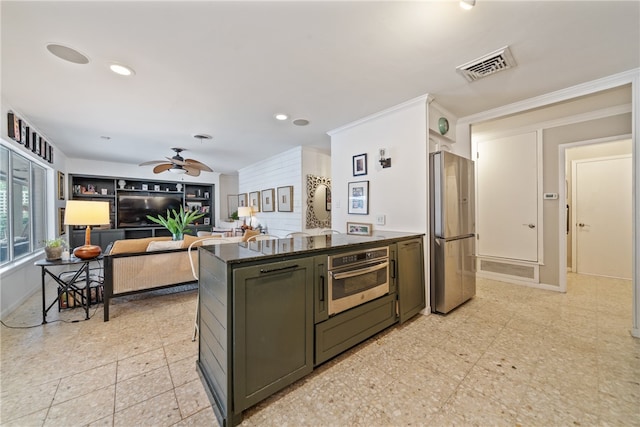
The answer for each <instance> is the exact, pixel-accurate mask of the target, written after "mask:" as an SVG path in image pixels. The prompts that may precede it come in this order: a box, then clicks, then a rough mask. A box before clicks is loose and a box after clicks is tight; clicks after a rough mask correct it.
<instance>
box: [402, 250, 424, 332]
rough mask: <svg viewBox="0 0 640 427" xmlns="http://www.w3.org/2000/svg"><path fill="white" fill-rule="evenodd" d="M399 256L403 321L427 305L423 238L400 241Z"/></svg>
mask: <svg viewBox="0 0 640 427" xmlns="http://www.w3.org/2000/svg"><path fill="white" fill-rule="evenodd" d="M397 257H398V258H397V278H396V280H397V286H398V304H399V312H400V313H399V314H400V323H403V322H405V321H407V320H409V319H410V318H411V317H413V316H414V315H416V314H418V313H419V312H420V310H422V309H423V308H425V306H426V301H425V290H424V250H423V245H422V239H414V240H408V241H406V242H399V243H398V244H397Z"/></svg>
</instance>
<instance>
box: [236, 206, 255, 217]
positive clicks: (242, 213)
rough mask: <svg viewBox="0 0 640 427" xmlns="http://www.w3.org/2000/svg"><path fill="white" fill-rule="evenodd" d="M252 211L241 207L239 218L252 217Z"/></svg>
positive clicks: (246, 207) (247, 207)
mask: <svg viewBox="0 0 640 427" xmlns="http://www.w3.org/2000/svg"><path fill="white" fill-rule="evenodd" d="M251 214H252V211H251V208H250V207H249V206H241V207H239V208H238V216H239V217H243V216H245V217H246V216H251Z"/></svg>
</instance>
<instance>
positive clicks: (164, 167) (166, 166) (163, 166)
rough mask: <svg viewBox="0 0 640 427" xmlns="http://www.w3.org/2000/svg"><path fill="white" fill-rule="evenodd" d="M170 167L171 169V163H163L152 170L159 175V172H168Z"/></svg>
mask: <svg viewBox="0 0 640 427" xmlns="http://www.w3.org/2000/svg"><path fill="white" fill-rule="evenodd" d="M172 167H173V165H172V164H171V163H163V164H161V165H158V166H156V167H155V168H153V173H160V172H164V171H168V170H169V169H171V168H172Z"/></svg>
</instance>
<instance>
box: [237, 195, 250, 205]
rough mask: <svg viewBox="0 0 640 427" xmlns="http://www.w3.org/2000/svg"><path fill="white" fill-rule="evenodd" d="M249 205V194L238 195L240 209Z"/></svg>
mask: <svg viewBox="0 0 640 427" xmlns="http://www.w3.org/2000/svg"><path fill="white" fill-rule="evenodd" d="M246 206H249V205H247V193H242V194H238V207H239V208H242V207H246Z"/></svg>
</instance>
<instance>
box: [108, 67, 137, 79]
mask: <svg viewBox="0 0 640 427" xmlns="http://www.w3.org/2000/svg"><path fill="white" fill-rule="evenodd" d="M109 69H111V71H113V72H114V73H116V74H120V75H121V76H132V75H134V74H135V71H133V68H130V67H127V66H126V65H122V64H111V65H109Z"/></svg>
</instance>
